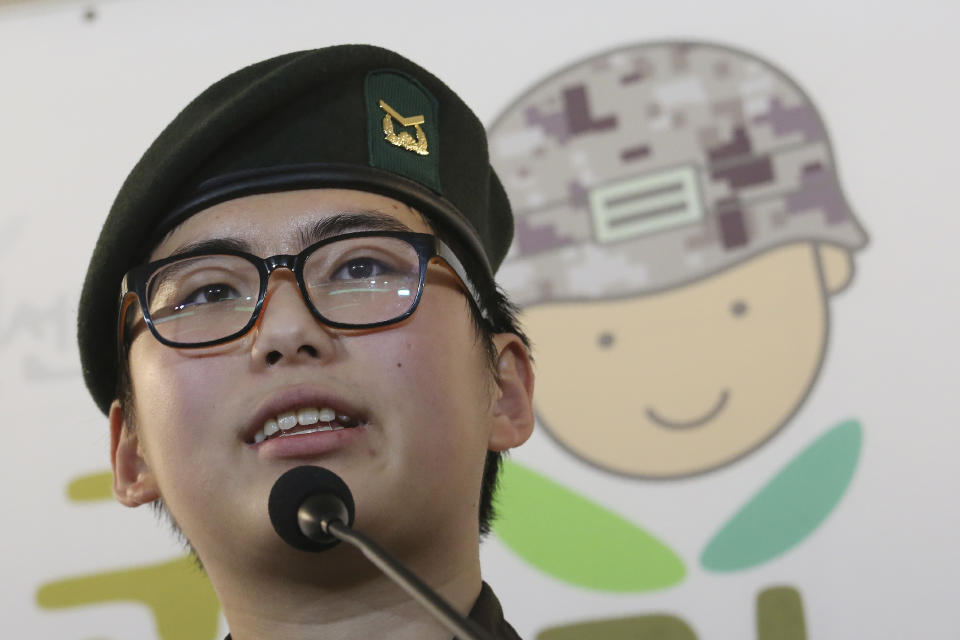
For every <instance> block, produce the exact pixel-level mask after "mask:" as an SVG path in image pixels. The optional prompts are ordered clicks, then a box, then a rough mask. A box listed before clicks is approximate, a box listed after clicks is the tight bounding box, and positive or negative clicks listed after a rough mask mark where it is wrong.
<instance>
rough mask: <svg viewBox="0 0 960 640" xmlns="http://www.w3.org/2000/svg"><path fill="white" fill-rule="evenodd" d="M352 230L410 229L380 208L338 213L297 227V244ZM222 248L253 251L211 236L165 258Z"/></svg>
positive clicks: (246, 245) (240, 243)
mask: <svg viewBox="0 0 960 640" xmlns="http://www.w3.org/2000/svg"><path fill="white" fill-rule="evenodd" d="M352 231H412V229H411V228H410V227H408V226H407V225H405V224H404V223H402V222H400V221H399V220H397V219H396V218H394V217H392V216H389V215H387V214H385V213H381V212H380V211H372V210H371V211H361V212H356V213H338V214H336V215H332V216H329V217H327V218H324V219H322V220H318V221H317V222H316V223H314V224H313V225H310V226H309V227H308V228H305V229H300V242H301V243H302V245H301V246H304V247H306V246H309V245H311V244H314V243H315V242H320V241H321V240H326V239H327V238H330V237H332V236H337V235H341V234H344V233H350V232H352ZM222 251H242V252H244V253H254V251H253V247H252V246H251V244H250V243H249V242H248V241H246V240H241V239H240V238H211V239H209V240H199V241H197V242H188V243H187V244H184V245H181V246H179V247H177V248H176V249H175V250H173V251H172V252H171V253H170V255H168V256H167V257H168V258H173V257H177V256H181V255H184V254H187V253H193V252H202V253H219V252H222Z"/></svg>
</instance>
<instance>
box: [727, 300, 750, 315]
mask: <svg viewBox="0 0 960 640" xmlns="http://www.w3.org/2000/svg"><path fill="white" fill-rule="evenodd" d="M749 309H750V307H748V306H747V303H746V302H745V301H743V300H734V301H733V302H732V303H730V313H731V314H733V316H734V317H735V318H739V317H741V316H745V315H746V314H747V311H749Z"/></svg>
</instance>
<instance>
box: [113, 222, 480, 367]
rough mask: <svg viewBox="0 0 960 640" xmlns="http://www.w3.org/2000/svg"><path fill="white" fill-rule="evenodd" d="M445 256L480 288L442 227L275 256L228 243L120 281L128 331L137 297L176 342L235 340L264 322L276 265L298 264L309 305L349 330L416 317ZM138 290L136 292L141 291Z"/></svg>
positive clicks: (377, 234) (162, 336) (156, 329)
mask: <svg viewBox="0 0 960 640" xmlns="http://www.w3.org/2000/svg"><path fill="white" fill-rule="evenodd" d="M433 258H440V259H442V260H443V261H444V262H446V263H447V265H449V267H450V268H451V269H452V270H453V272H454V273H455V274H456V275H457V277H459V278H460V280H461V281H462V282H463V284H464V285H465V286H466V288H467V290H468V292H469V293H470V296H471V298H472V300H473V302H474V303H475V304H476V305H477V308H478V309H482V308H483V307H482V306H481V305H480V300H479V296H478V294H477V292H476V289H475V288H474V287H473V284H472V283H471V281H470V279H469V278H468V277H467V274H466V271H465V269H464V268H463V265H462V264H461V263H460V261H459V260H458V259H457V257H456V256H455V255H454V253H453V251H451V249H450V248H449V247H448V246H447V245H445V244H444V243H443V242H442V241H441V240H440V239H438V238H437V237H435V236H432V235H428V234H422V233H411V232H402V231H374V232H358V233H347V234H343V235H338V236H334V237H331V238H327V239H325V240H322V241H320V242H317V243H315V244H312V245H310V246H309V247H307V248H306V249H304V250H303V251H301V252H300V253H298V254H297V255H276V256H271V257H269V258H260V257H258V256H254V255H251V254H249V253H244V252H242V251H231V250H223V251H218V252H216V253H210V252H209V251H202V250H201V251H195V252H187V253H183V254H180V255H176V256H172V257H169V258H164V259H162V260H157V261H156V262H151V263H149V264H145V265H141V266H139V267H135V268H134V269H131V270H130V271H129V272H128V273H127V274H126V276H124V278H123V286H122V289H121V307H120V309H121V311H120V322H121V327H120V335H121V340H123V334H124V332H126V331H129V330H130V324H131V318H127V316H132V320H136V319H137V318H136V315H133V314H128V311H129V310H130V309H131V305H132V304H133V302H134V301H136V302H137V303H138V304H139V307H140V311H141V313H142V314H143V319H144V321H145V323H146V325H147V327H149V329H150V332H151V333H152V334H153V335H154V337H156V339H157V340H159V341H160V342H161V343H163V344H165V345H168V346H171V347H187V348H190V347H208V346H212V345H216V344H221V343H224V342H229V341H231V340H235V339H237V338H239V337H241V336H243V335H244V334H245V333H247V332H248V331H249V330H250V329H251V328H253V326H254V325H255V324H256V322H257V318H258V317H259V316H260V311H261V310H262V308H263V302H264V299H265V297H266V293H267V282H268V280H269V278H270V274H271V272H273V270H274V269H277V268H285V269H290V270H291V271H292V272H293V274H294V277H295V278H296V281H297V285H298V286H299V287H300V292H301V294H302V295H303V299H304V301H305V302H306V305H307V307H308V308H309V309H310V312H311V313H312V314H313V315H314V316H315V317H316V318H317V319H318V320H319V321H320V322H322V323H324V324H326V325H328V326H331V327H337V328H342V329H368V328H373V327H382V326H385V325H389V324H393V323H395V322H400V321H401V320H403V319H405V318H407V317H409V316H410V315H411V314H412V313H413V312H414V310H416V308H417V305H418V304H419V303H420V297H421V296H422V295H423V283H424V280H425V279H426V274H427V266H428V265H429V263H430V261H431V260H432V259H433ZM134 296H135V297H134Z"/></svg>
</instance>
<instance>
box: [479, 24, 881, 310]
mask: <svg viewBox="0 0 960 640" xmlns="http://www.w3.org/2000/svg"><path fill="white" fill-rule="evenodd" d="M489 137H490V148H491V160H492V162H493V165H494V166H495V167H496V170H497V172H498V174H499V175H500V178H501V180H502V181H503V183H504V186H505V188H506V190H507V193H508V195H509V196H510V200H511V203H512V205H513V207H514V215H515V216H516V235H515V238H514V241H513V245H512V246H511V249H510V252H509V253H508V254H507V258H506V261H505V262H504V264H503V266H502V267H501V269H500V275H499V280H500V282H501V284H502V285H503V286H504V287H505V288H506V289H507V290H508V291H509V293H510V294H511V296H512V297H513V299H514V300H515V301H516V302H517V303H518V304H519V305H521V306H527V305H531V304H537V303H543V302H551V301H567V300H591V299H605V298H621V297H629V296H636V295H642V294H646V293H651V292H654V291H659V290H663V289H667V288H671V287H675V286H679V285H683V284H685V283H688V282H690V281H692V280H695V279H697V278H699V277H702V276H705V275H707V274H710V273H713V272H716V271H719V270H722V269H724V268H726V267H728V266H732V265H734V264H737V263H739V262H742V261H743V260H746V259H748V258H750V257H753V256H755V255H757V254H760V253H762V252H764V251H766V250H768V249H771V248H773V247H776V246H780V245H786V244H791V243H795V242H801V241H810V242H823V243H829V244H834V245H838V246H840V247H843V248H846V249H847V250H850V251H852V250H856V249H859V248H862V247H863V246H864V245H865V244H866V234H865V233H864V231H863V230H862V229H861V227H860V225H859V224H858V223H857V221H856V219H855V218H854V215H853V212H852V211H851V210H850V207H849V206H848V204H847V201H846V198H845V197H844V195H843V193H842V190H841V187H840V183H839V181H838V178H837V175H836V166H835V163H834V159H833V153H832V151H831V147H830V141H829V139H828V137H827V133H826V130H825V128H824V125H823V122H822V120H821V118H820V115H819V113H818V112H817V110H816V108H815V107H814V106H813V104H812V103H811V101H810V99H809V98H808V97H807V96H806V94H804V92H803V91H802V90H801V89H800V88H799V87H798V86H797V84H796V83H795V82H794V81H793V80H791V79H790V78H789V77H787V76H786V75H785V74H784V73H783V72H782V71H780V70H778V69H776V68H775V67H773V66H772V65H770V64H769V63H767V62H765V61H763V60H761V59H759V58H757V57H755V56H753V55H751V54H747V53H744V52H742V51H738V50H736V49H732V48H729V47H724V46H718V45H713V44H706V43H681V42H666V43H653V44H641V45H636V46H630V47H625V48H622V49H618V50H615V51H612V52H609V53H605V54H602V55H599V56H596V57H593V58H590V59H588V60H584V61H581V62H578V63H576V64H574V65H572V66H570V67H567V68H566V69H564V70H562V71H560V72H559V73H557V74H555V75H553V76H552V77H550V78H547V79H546V80H544V81H543V82H541V83H540V84H539V85H538V86H536V87H534V88H533V89H531V90H530V91H528V92H527V93H526V94H525V95H523V96H521V97H520V98H519V99H518V100H517V101H516V102H514V103H513V104H512V105H511V106H510V107H508V108H507V110H506V111H505V112H504V113H503V114H502V115H501V116H500V117H499V118H498V119H497V120H496V121H495V122H494V124H493V125H492V127H491V128H490V135H489Z"/></svg>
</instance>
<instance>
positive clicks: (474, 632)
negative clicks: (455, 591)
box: [321, 520, 493, 640]
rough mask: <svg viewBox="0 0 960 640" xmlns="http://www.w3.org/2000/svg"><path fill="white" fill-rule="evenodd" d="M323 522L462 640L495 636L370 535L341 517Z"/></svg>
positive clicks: (485, 639)
mask: <svg viewBox="0 0 960 640" xmlns="http://www.w3.org/2000/svg"><path fill="white" fill-rule="evenodd" d="M321 526H322V527H323V530H324V531H325V532H326V533H327V534H328V535H331V536H333V537H335V538H337V539H338V540H341V541H343V542H347V543H349V544H351V545H353V546H354V547H356V548H357V549H359V550H360V552H361V553H363V555H365V556H366V557H367V559H368V560H369V561H370V562H372V563H373V564H375V565H376V566H377V567H378V568H379V569H380V570H381V571H383V572H384V573H385V574H386V575H387V577H389V578H390V579H391V580H393V581H394V582H395V583H396V584H397V585H399V586H400V587H401V588H402V589H403V590H404V591H406V592H407V593H408V594H410V595H411V596H412V597H413V599H414V600H416V601H417V602H419V603H420V605H421V606H423V607H424V608H425V609H427V610H428V611H430V612H431V613H432V614H433V615H434V617H436V618H437V619H438V620H439V621H440V622H442V623H443V625H444V626H445V627H446V628H447V629H449V630H450V631H451V632H453V633H454V634H456V637H457V638H459V639H460V640H493V638H491V637H490V635H489V634H487V632H486V631H484V630H483V629H481V628H480V626H479V625H477V623H476V622H474V621H473V620H470V619H468V618H464V617H463V616H462V615H460V613H459V612H458V611H457V610H456V609H454V608H453V607H451V606H450V604H449V603H447V601H446V600H444V599H443V598H441V597H440V596H438V595H437V594H436V592H434V591H433V589H431V588H430V587H428V586H427V585H426V584H425V583H424V582H423V581H422V580H421V579H420V578H418V577H417V576H416V574H414V573H413V572H412V571H410V570H409V569H407V568H406V567H404V566H403V565H401V564H400V563H399V562H397V561H396V560H394V559H393V557H392V556H391V555H390V554H389V553H387V552H386V551H385V550H384V549H383V548H382V547H380V545H378V544H377V543H376V542H374V541H373V540H371V539H370V538H368V537H366V536H365V535H363V534H362V533H359V532H357V531H354V530H353V529H350V528H349V527H347V526H346V525H345V524H343V522H341V521H340V520H322V521H321Z"/></svg>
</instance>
